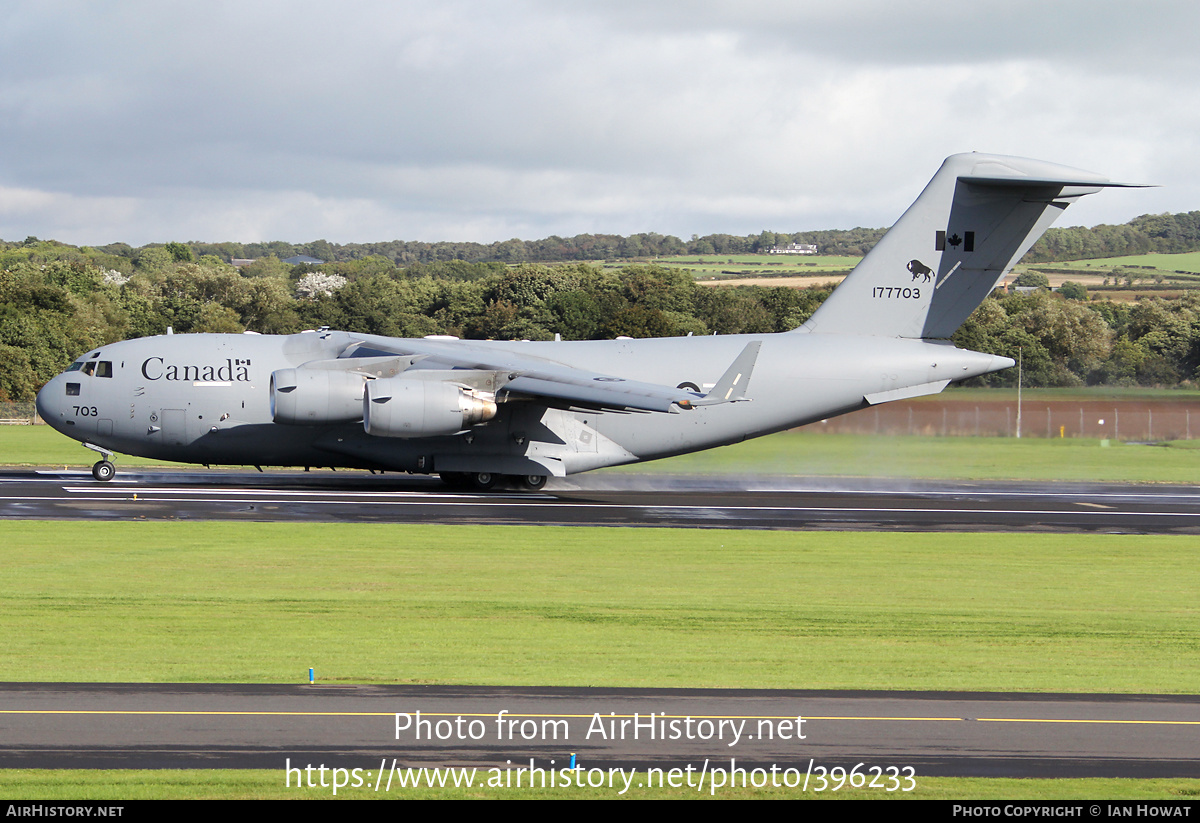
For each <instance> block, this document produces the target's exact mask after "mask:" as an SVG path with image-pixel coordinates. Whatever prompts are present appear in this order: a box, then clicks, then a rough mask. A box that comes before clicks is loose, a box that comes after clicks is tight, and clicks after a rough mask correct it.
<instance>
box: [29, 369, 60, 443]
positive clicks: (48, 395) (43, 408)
mask: <svg viewBox="0 0 1200 823" xmlns="http://www.w3.org/2000/svg"><path fill="white" fill-rule="evenodd" d="M65 379H66V378H65V377H64V376H63V375H61V374H60V375H58V376H57V377H52V378H50V380H49V382H47V383H46V385H44V386H42V390H41V391H39V392H38V393H37V398H36V400H35V401H34V403H35V405H36V406H37V413H38V417H40V418H42V420H43V421H45V422H46V423H47V424H49V425H50V426H52V427H53V428H55V429H60V430H61V427H62V417H63V405H62V404H63V399H64V395H63V391H64V389H63V382H64V381H65Z"/></svg>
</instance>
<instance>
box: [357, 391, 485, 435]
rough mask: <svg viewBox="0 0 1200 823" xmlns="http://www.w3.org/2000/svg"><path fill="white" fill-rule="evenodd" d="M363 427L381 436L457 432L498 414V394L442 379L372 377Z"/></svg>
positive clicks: (367, 393) (366, 397)
mask: <svg viewBox="0 0 1200 823" xmlns="http://www.w3.org/2000/svg"><path fill="white" fill-rule="evenodd" d="M361 411H362V419H363V429H365V430H366V432H367V434H372V435H377V436H380V437H438V436H441V435H449V434H457V433H458V432H460V431H462V430H463V429H467V428H470V427H471V426H474V425H476V424H477V423H486V422H487V421H488V420H491V419H492V418H493V417H495V416H496V400H495V396H494V395H492V394H490V393H487V392H479V391H474V390H471V389H464V388H463V387H461V386H459V385H457V384H455V383H451V382H447V381H439V380H417V379H412V378H405V377H394V378H387V379H383V380H372V381H371V382H370V383H368V384H367V388H366V392H365V397H364V399H363V402H362V409H361Z"/></svg>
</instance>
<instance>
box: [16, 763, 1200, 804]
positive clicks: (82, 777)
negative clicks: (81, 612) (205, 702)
mask: <svg viewBox="0 0 1200 823" xmlns="http://www.w3.org/2000/svg"><path fill="white" fill-rule="evenodd" d="M482 773H483V772H481V774H482ZM639 777H641V776H640V775H639ZM635 785H636V784H635ZM710 796H715V797H717V798H720V799H764V800H767V799H774V798H808V799H814V800H815V799H842V800H854V799H858V800H863V799H911V800H955V799H962V798H972V799H976V800H1042V801H1045V800H1072V799H1078V800H1091V799H1095V798H1107V799H1110V800H1147V799H1149V800H1167V801H1180V802H1194V801H1195V799H1196V798H1197V797H1198V796H1200V780H1186V779H1158V780H1097V779H1091V780H996V779H985V778H956V777H921V776H920V775H918V776H917V787H916V788H915V789H914V790H913V791H911V792H898V791H897V792H885V791H881V790H869V789H851V788H843V789H841V790H840V791H838V792H829V791H826V792H815V791H811V790H810V791H809V792H808V793H807V794H805V793H803V792H801V791H800V790H799V789H791V790H788V789H771V788H763V789H754V788H753V787H751V788H747V789H741V788H737V789H723V790H719V791H717V792H716V793H715V795H710V792H709V790H708V789H707V788H706V789H705V791H703V792H700V793H698V792H697V791H696V789H695V788H690V789H689V788H687V787H681V788H677V789H672V788H669V787H668V788H663V789H659V788H657V787H656V788H653V789H637V788H633V789H631V790H630V791H629V792H628V793H627V794H626V795H624V798H625V799H666V800H669V799H678V800H689V799H708V798H709V797H710ZM31 797H36V798H38V799H39V800H118V801H119V800H153V799H233V800H297V799H308V800H320V799H334V797H333V790H332V789H331V788H324V789H322V788H308V787H307V786H305V787H304V788H296V787H295V785H293V786H292V787H290V788H289V787H288V786H287V785H286V784H285V777H284V771H283V769H282V768H280V769H277V770H273V769H245V770H236V771H216V770H194V771H186V770H178V769H155V770H148V769H130V770H122V771H101V770H93V769H81V770H78V771H49V770H38V769H4V770H0V799H4V800H12V799H21V798H31ZM472 798H492V799H499V800H505V799H522V800H535V799H546V800H551V799H558V800H573V799H598V800H603V799H617V798H618V795H617V792H616V791H614V790H612V789H608V788H602V789H575V788H572V789H552V788H546V789H476V790H470V791H469V790H465V789H457V790H456V789H420V790H415V789H406V790H399V789H395V788H393V790H392V791H391V792H387V793H385V792H383V791H382V790H381V791H379V792H378V793H376V792H375V791H374V790H373V789H367V788H365V787H364V788H358V789H353V788H346V789H340V790H339V791H338V795H337V799H339V800H342V799H345V800H364V799H372V800H374V799H392V800H417V799H435V800H452V799H457V800H463V799H472Z"/></svg>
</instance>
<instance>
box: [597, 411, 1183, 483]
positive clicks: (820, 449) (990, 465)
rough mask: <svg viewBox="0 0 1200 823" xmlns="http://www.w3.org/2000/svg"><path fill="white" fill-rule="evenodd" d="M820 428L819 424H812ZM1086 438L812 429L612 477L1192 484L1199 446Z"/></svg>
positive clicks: (632, 469) (631, 469) (639, 466)
mask: <svg viewBox="0 0 1200 823" xmlns="http://www.w3.org/2000/svg"><path fill="white" fill-rule="evenodd" d="M815 425H820V424H815ZM1104 442H1106V441H1099V440H1090V439H1081V438H1066V439H1057V438H1050V439H1047V438H1035V437H1026V438H1022V439H1020V440H1018V439H1016V438H1011V437H917V436H911V437H889V436H886V435H852V434H819V433H811V432H808V431H803V430H800V431H794V432H785V433H782V434H775V435H771V436H770V437H762V438H758V439H757V440H748V441H746V442H744V443H738V444H736V445H733V446H725V447H722V448H719V449H712V450H709V451H706V452H698V453H696V454H686V455H681V456H679V457H672V458H669V459H667V460H657V461H654V462H651V463H640V464H637V465H634V466H627V467H624V466H623V467H617V468H613V469H605V471H615V472H648V473H671V474H744V475H799V476H805V477H891V478H912V479H927V480H1041V481H1052V480H1058V481H1103V482H1125V483H1195V482H1197V480H1200V456H1198V455H1197V452H1196V449H1195V448H1192V446H1194V445H1196V441H1183V442H1180V443H1172V444H1167V445H1165V446H1162V447H1156V446H1135V445H1128V444H1124V443H1119V442H1117V441H1107V442H1108V446H1104V445H1103V443H1104Z"/></svg>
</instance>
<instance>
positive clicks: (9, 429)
mask: <svg viewBox="0 0 1200 823" xmlns="http://www.w3.org/2000/svg"><path fill="white" fill-rule="evenodd" d="M99 459H100V455H99V454H97V453H96V452H94V451H92V450H91V449H87V448H84V446H83V445H82V444H80V443H79V442H78V441H75V440H72V439H71V438H69V437H67V436H66V435H63V434H59V433H58V432H56V431H55V430H54V429H52V428H50V427H49V426H0V465H5V466H90V465H92V464H93V463H95V462H96V461H97V460H99ZM117 465H118V466H169V465H172V464H170V463H164V462H163V461H161V460H150V459H147V458H145V457H131V456H128V455H122V456H121V458H120V460H119V461H118V464H117Z"/></svg>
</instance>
